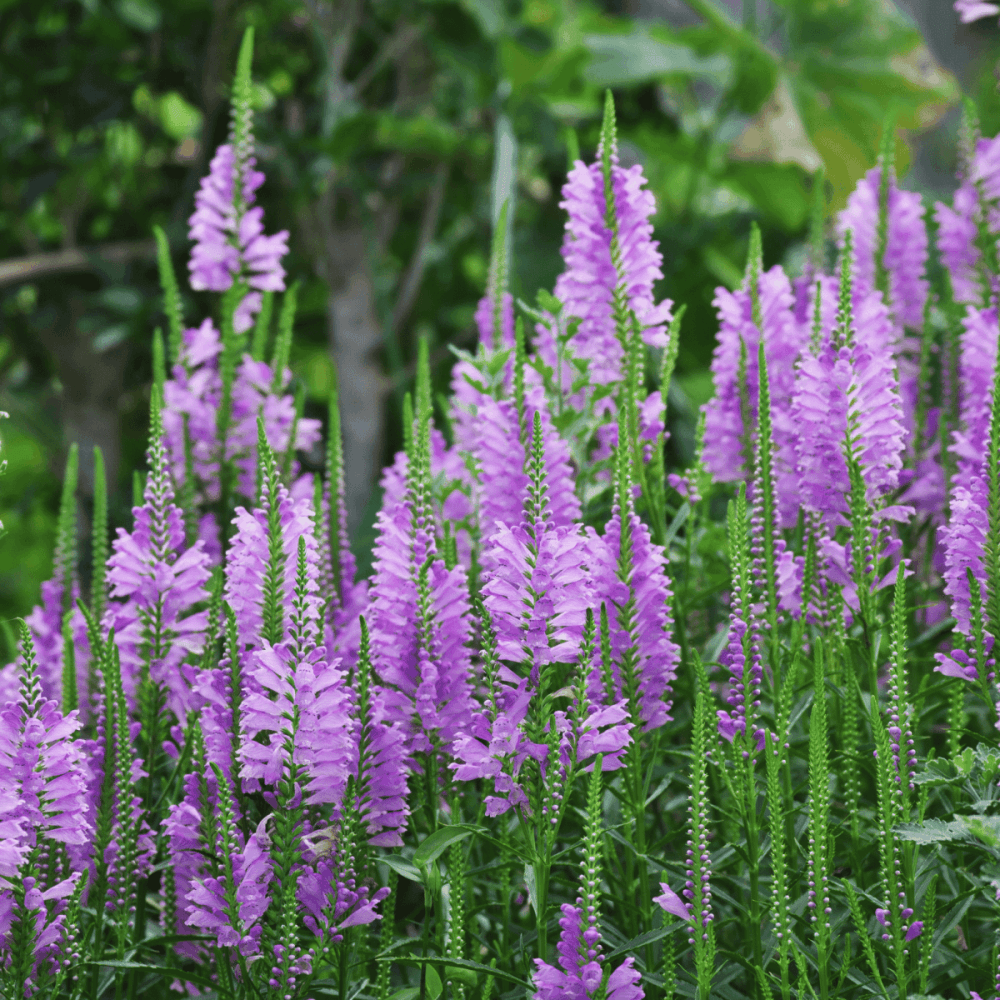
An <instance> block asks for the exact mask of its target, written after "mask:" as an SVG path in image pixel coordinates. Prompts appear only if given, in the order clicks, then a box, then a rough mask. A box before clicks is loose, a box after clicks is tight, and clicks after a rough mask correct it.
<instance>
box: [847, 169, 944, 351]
mask: <svg viewBox="0 0 1000 1000" xmlns="http://www.w3.org/2000/svg"><path fill="white" fill-rule="evenodd" d="M890 159H891V157H888V156H883V160H886V161H888V160H890ZM885 169H886V171H887V174H888V176H887V177H886V178H885V180H886V181H887V183H886V184H883V176H882V172H883V167H882V166H878V167H873V168H872V169H871V170H869V171H868V173H867V174H865V176H864V177H862V178H861V180H860V181H859V182H858V186H857V187H856V188H855V189H854V191H853V192H852V194H851V196H850V197H849V198H848V200H847V207H846V208H845V209H844V211H843V212H841V214H840V219H839V221H838V226H839V229H840V235H841V246H843V234H844V233H846V232H847V231H848V230H850V231H851V232H852V233H853V237H854V242H853V245H854V252H855V266H854V275H853V280H854V294H855V296H856V298H858V299H863V298H864V297H865V296H867V295H868V294H869V293H870V292H872V291H875V290H876V289H878V290H880V291H885V293H886V305H887V306H888V307H889V309H890V312H891V314H892V316H893V318H894V320H895V323H896V326H897V329H898V330H899V331H902V329H903V328H904V327H911V328H912V329H920V328H922V326H923V322H924V303H925V302H926V301H927V294H928V283H927V280H926V278H925V272H926V270H927V228H926V226H925V225H924V218H923V216H924V207H923V201H922V199H921V197H920V195H919V193H918V192H916V191H904V190H903V189H902V188H901V187H899V185H898V184H897V183H896V177H895V171H894V170H893V168H892V165H891V162H889V163H887V165H886V167H885ZM883 201H884V202H885V204H884V205H883V204H882V202H883ZM883 210H885V213H886V217H885V218H883V217H882V216H883ZM880 274H881V275H884V277H883V278H882V281H884V282H885V285H884V287H883V286H882V285H881V284H880Z"/></svg>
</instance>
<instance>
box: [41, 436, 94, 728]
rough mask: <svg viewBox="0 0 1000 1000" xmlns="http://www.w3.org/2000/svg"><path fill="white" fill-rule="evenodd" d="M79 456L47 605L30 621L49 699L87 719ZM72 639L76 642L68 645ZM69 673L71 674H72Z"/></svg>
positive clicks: (70, 469) (66, 482) (73, 455)
mask: <svg viewBox="0 0 1000 1000" xmlns="http://www.w3.org/2000/svg"><path fill="white" fill-rule="evenodd" d="M77 454H78V451H77V446H76V445H75V444H73V445H71V446H70V450H69V455H68V457H67V459H66V472H65V475H64V477H63V489H62V498H61V500H60V504H59V518H58V521H57V528H56V544H55V553H54V555H53V560H52V562H53V566H52V578H51V579H50V580H46V581H45V582H44V583H43V584H42V587H41V591H42V594H41V596H42V603H41V604H39V605H36V606H35V608H34V609H33V610H32V612H31V614H30V615H28V617H27V618H26V619H25V621H27V623H28V626H29V627H30V629H31V635H32V642H33V644H34V648H35V656H36V660H37V663H38V673H39V677H40V679H41V683H42V691H43V692H44V693H45V696H46V697H47V698H52V699H54V700H57V701H59V702H60V703H61V704H62V705H63V706H64V708H76V707H78V706H80V707H81V714H82V715H83V717H86V716H87V715H88V714H89V708H90V706H89V705H88V699H87V693H88V692H87V688H88V683H87V678H88V676H89V672H88V662H89V651H88V648H87V639H86V623H85V622H84V620H83V616H82V615H81V614H80V611H79V610H78V609H77V608H76V600H77V598H78V597H79V586H78V584H77V578H76V571H77V567H76V554H77V538H76V534H77V530H76V482H77V467H78V460H77ZM67 637H69V638H71V640H72V641H70V642H69V643H68V644H67V641H66V639H67ZM67 670H69V671H71V673H70V674H67ZM64 682H65V683H64Z"/></svg>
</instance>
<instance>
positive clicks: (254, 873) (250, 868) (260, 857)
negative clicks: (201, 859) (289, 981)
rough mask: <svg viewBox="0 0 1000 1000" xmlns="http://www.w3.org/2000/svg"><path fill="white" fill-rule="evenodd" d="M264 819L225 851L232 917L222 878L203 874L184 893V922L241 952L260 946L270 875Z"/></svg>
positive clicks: (257, 948) (268, 842)
mask: <svg viewBox="0 0 1000 1000" xmlns="http://www.w3.org/2000/svg"><path fill="white" fill-rule="evenodd" d="M266 823H267V819H266V818H265V819H263V820H261V823H260V825H259V826H258V827H257V829H256V830H255V831H254V832H253V833H252V834H251V835H250V837H249V839H248V840H247V842H246V846H245V847H243V848H242V850H240V851H239V852H236V853H232V854H230V855H229V857H230V859H231V863H232V867H233V882H234V884H235V885H236V902H237V908H238V915H237V914H234V915H236V916H237V919H236V920H235V921H234V920H233V919H232V917H231V916H230V913H229V908H228V906H227V903H226V890H225V884H224V881H223V880H220V879H217V878H205V879H202V880H201V881H200V882H198V883H197V884H196V885H195V887H194V888H193V889H191V891H190V892H189V893H188V894H187V900H188V902H189V903H190V906H189V907H188V918H187V924H188V926H189V927H195V928H202V929H203V930H206V931H209V932H211V933H214V934H215V935H216V938H217V940H218V943H219V945H220V946H222V947H227V948H238V949H239V951H240V954H241V955H244V956H249V955H253V954H255V953H256V952H257V951H258V950H259V948H260V936H261V930H262V928H261V926H260V918H261V917H262V916H263V915H264V912H265V911H266V910H267V907H268V904H269V899H268V891H267V890H268V886H269V885H270V883H271V881H272V880H273V879H274V868H273V866H272V864H271V858H270V854H269V853H268V847H269V846H270V841H269V838H268V836H267V831H266V829H265V826H266Z"/></svg>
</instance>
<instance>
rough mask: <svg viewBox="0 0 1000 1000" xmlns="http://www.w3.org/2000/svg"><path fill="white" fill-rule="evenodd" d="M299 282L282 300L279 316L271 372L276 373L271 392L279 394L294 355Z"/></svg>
mask: <svg viewBox="0 0 1000 1000" xmlns="http://www.w3.org/2000/svg"><path fill="white" fill-rule="evenodd" d="M298 301H299V282H298V281H296V282H295V283H294V284H293V285H292V286H291V288H289V289H288V291H287V292H285V294H284V296H283V297H282V300H281V312H280V314H279V315H278V335H277V337H276V338H275V341H274V355H273V356H272V358H271V370H272V372H273V373H274V375H273V381H272V382H271V392H273V393H278V392H280V391H281V389H282V386H283V385H284V383H285V371H286V369H287V368H288V359H289V358H290V357H291V354H292V336H293V332H294V329H295V313H296V311H297V309H298Z"/></svg>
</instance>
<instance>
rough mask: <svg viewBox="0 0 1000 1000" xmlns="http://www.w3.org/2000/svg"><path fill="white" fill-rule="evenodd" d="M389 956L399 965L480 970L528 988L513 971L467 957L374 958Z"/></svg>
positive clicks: (414, 956) (410, 956)
mask: <svg viewBox="0 0 1000 1000" xmlns="http://www.w3.org/2000/svg"><path fill="white" fill-rule="evenodd" d="M389 957H391V958H392V960H393V961H394V962H397V963H399V964H400V965H426V964H430V963H433V964H434V965H441V966H445V967H446V968H451V967H452V966H454V967H455V968H458V969H471V970H472V971H473V972H481V973H483V974H484V975H487V976H494V977H496V978H497V979H502V980H504V982H508V983H513V984H514V985H515V986H521V987H524V988H528V983H526V982H525V981H524V980H523V979H519V978H518V977H517V976H515V975H514V974H513V973H510V972H505V971H504V970H503V969H494V968H493V966H491V965H482V964H481V963H479V962H472V961H470V960H469V959H467V958H428V957H426V956H425V955H397V954H392V955H391V956H390V955H388V954H385V953H383V954H381V955H376V956H375V958H376V959H380V958H389Z"/></svg>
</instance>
